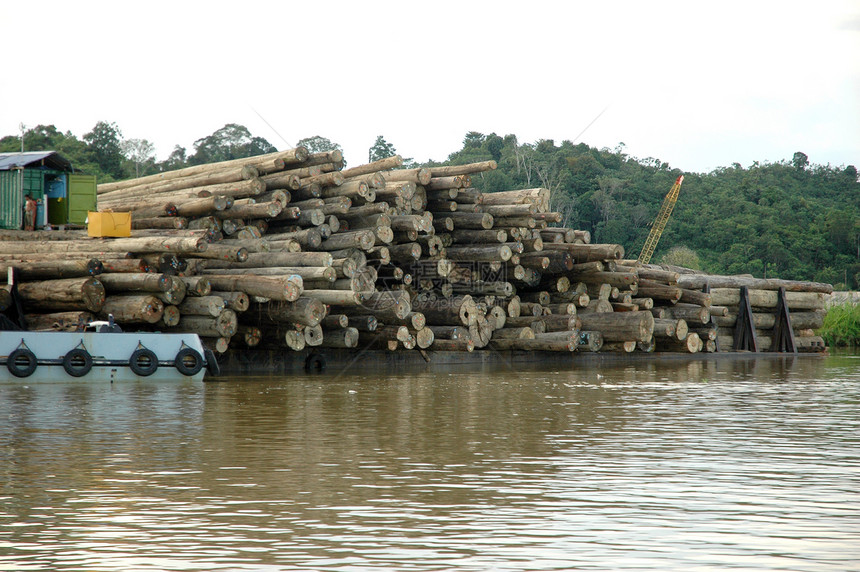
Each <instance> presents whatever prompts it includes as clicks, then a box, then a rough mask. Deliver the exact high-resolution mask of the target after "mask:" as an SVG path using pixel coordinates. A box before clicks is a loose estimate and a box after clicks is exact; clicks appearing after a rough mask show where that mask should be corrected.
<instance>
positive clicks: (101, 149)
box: [84, 121, 125, 179]
mask: <svg viewBox="0 0 860 572" xmlns="http://www.w3.org/2000/svg"><path fill="white" fill-rule="evenodd" d="M84 142H85V143H86V144H87V147H86V151H87V154H88V155H89V156H90V158H91V160H92V162H93V163H95V164H96V165H98V167H99V169H100V170H101V171H102V172H103V173H105V174H107V175H109V176H110V177H112V178H114V179H121V178H122V176H123V172H122V163H123V160H124V158H125V157H124V156H123V153H122V132H121V131H120V129H119V127H118V126H117V124H116V123H113V122H111V123H108V122H106V121H99V122H98V123H96V125H95V127H93V129H92V131H90V132H89V133H87V134H85V135H84Z"/></svg>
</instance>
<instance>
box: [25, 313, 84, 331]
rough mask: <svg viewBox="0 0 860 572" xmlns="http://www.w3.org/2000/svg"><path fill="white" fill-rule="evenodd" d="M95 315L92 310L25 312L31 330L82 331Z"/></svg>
mask: <svg viewBox="0 0 860 572" xmlns="http://www.w3.org/2000/svg"><path fill="white" fill-rule="evenodd" d="M94 318H95V316H93V314H92V313H91V312H82V311H72V312H53V313H50V314H25V315H24V320H25V321H26V322H27V329H28V330H30V331H53V332H80V331H83V329H84V328H85V327H86V325H87V324H89V323H90V322H92V321H93V319H94Z"/></svg>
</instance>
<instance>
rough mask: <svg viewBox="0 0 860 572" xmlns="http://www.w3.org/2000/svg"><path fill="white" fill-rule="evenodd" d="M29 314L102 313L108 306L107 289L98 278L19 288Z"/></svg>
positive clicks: (25, 285) (21, 286)
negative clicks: (37, 312) (77, 311)
mask: <svg viewBox="0 0 860 572" xmlns="http://www.w3.org/2000/svg"><path fill="white" fill-rule="evenodd" d="M18 294H19V295H20V296H21V301H22V303H23V305H24V309H25V311H26V310H34V311H45V312H58V311H76V310H86V311H89V312H98V311H99V310H101V309H102V307H103V306H104V303H105V288H104V285H103V284H102V283H101V282H100V281H99V280H98V279H96V278H93V277H89V278H65V279H60V280H44V281H39V282H22V283H19V284H18Z"/></svg>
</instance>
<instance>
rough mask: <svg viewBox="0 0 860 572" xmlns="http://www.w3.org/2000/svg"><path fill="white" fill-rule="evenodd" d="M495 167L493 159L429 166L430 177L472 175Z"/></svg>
mask: <svg viewBox="0 0 860 572" xmlns="http://www.w3.org/2000/svg"><path fill="white" fill-rule="evenodd" d="M495 168H496V162H495V161H481V162H479V163H469V164H467V165H446V166H441V167H430V168H429V169H430V175H431V176H432V177H453V176H457V175H474V174H475V173H482V172H484V171H492V170H494V169H495Z"/></svg>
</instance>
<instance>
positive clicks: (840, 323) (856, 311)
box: [818, 302, 860, 346]
mask: <svg viewBox="0 0 860 572" xmlns="http://www.w3.org/2000/svg"><path fill="white" fill-rule="evenodd" d="M818 335H819V336H821V337H822V338H824V341H825V342H826V343H827V345H828V346H860V304H852V303H851V302H846V303H844V304H839V305H838V306H831V307H830V308H829V309H828V310H827V315H825V316H824V325H823V326H822V327H821V329H820V330H819V331H818Z"/></svg>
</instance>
